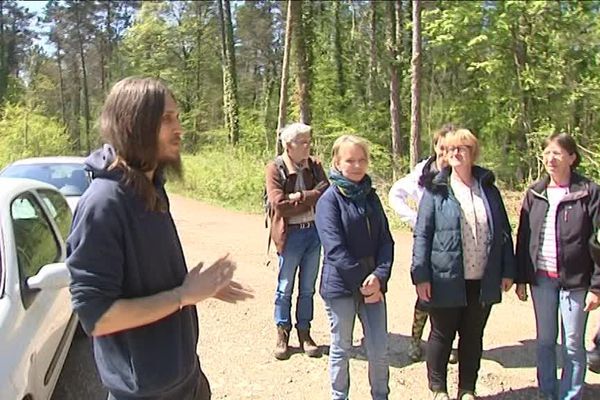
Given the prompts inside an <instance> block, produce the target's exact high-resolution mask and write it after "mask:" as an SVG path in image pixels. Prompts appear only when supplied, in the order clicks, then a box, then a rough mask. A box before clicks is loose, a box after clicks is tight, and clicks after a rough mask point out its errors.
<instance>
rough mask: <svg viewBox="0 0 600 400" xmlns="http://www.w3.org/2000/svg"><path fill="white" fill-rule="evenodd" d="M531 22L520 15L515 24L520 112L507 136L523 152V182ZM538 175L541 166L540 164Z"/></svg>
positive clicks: (519, 175)
mask: <svg viewBox="0 0 600 400" xmlns="http://www.w3.org/2000/svg"><path fill="white" fill-rule="evenodd" d="M528 25H529V23H528V21H527V20H526V18H525V16H521V17H519V19H518V21H517V22H516V26H513V29H512V32H511V33H512V37H513V61H514V66H515V75H516V81H517V87H518V88H519V93H518V97H519V107H520V113H519V115H518V118H517V121H516V129H515V130H514V131H513V134H512V135H508V136H507V142H506V144H507V145H508V144H509V143H513V144H514V145H515V148H514V149H512V151H515V150H516V151H517V152H518V154H523V155H524V157H522V161H524V162H523V163H518V164H517V166H516V171H515V175H516V177H517V181H519V182H522V181H523V180H524V179H525V171H524V170H523V166H524V165H527V161H528V160H527V158H528V157H527V132H530V131H531V128H532V127H531V121H530V115H529V114H530V108H531V95H530V94H529V91H528V89H525V87H524V86H525V85H523V73H524V72H525V70H526V69H527V64H528V56H527V42H526V41H525V38H526V36H527V35H528V34H529V29H528V28H529V27H528ZM537 169H538V175H539V171H540V170H541V168H540V167H539V166H538V168H537Z"/></svg>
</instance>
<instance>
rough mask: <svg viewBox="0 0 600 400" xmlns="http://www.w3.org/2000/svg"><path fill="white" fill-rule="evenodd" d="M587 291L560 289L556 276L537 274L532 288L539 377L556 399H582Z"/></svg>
mask: <svg viewBox="0 0 600 400" xmlns="http://www.w3.org/2000/svg"><path fill="white" fill-rule="evenodd" d="M586 293H587V291H586V290H583V289H581V290H566V289H561V288H560V285H559V281H558V279H556V278H550V277H547V276H543V275H538V276H537V284H536V285H534V286H532V287H531V296H532V297H533V307H534V310H535V322H536V331H537V366H538V367H537V378H538V386H539V389H540V391H541V392H542V393H544V394H545V395H547V396H550V397H552V398H553V399H560V400H572V399H573V400H580V399H582V398H583V383H584V379H585V370H586V351H585V326H586V322H587V317H588V313H587V312H585V311H583V309H584V308H585V296H586ZM558 315H560V320H561V324H560V328H561V329H560V332H561V341H562V346H561V347H562V360H563V369H562V376H561V378H560V385H558V381H557V378H556V368H557V363H556V340H557V337H558V327H559V325H558Z"/></svg>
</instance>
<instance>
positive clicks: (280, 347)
mask: <svg viewBox="0 0 600 400" xmlns="http://www.w3.org/2000/svg"><path fill="white" fill-rule="evenodd" d="M289 341H290V328H287V327H285V326H277V344H276V345H275V351H274V352H273V355H274V356H275V358H276V359H278V360H287V359H288V358H290V349H289V347H288V343H289Z"/></svg>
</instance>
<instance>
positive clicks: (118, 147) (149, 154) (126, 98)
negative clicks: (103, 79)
mask: <svg viewBox="0 0 600 400" xmlns="http://www.w3.org/2000/svg"><path fill="white" fill-rule="evenodd" d="M167 95H170V96H172V97H173V93H172V92H171V91H170V90H169V88H168V87H167V86H166V85H165V84H164V83H162V82H161V81H160V80H158V79H154V78H140V77H129V78H125V79H123V80H121V81H119V82H117V83H116V84H115V85H114V86H113V87H112V89H111V91H110V93H109V94H108V96H107V98H106V100H105V102H104V106H103V108H102V114H101V115H100V132H101V134H102V137H103V139H104V140H105V141H106V142H107V143H109V144H111V145H112V146H113V147H114V149H115V152H116V155H117V157H116V159H115V161H114V163H113V164H112V165H111V166H110V169H115V168H118V169H120V170H122V171H123V182H124V183H125V184H126V185H129V186H131V187H132V188H133V190H134V192H135V193H137V194H138V195H139V196H140V197H141V198H142V199H143V201H144V203H145V204H146V208H147V209H148V210H151V211H165V210H166V204H165V201H164V200H163V199H162V198H161V197H160V196H159V195H158V193H157V191H156V189H155V187H154V184H153V183H152V182H151V181H150V180H149V179H148V178H147V176H146V175H145V173H146V172H148V171H152V170H153V169H154V170H155V169H157V168H158V167H159V162H158V135H159V131H160V125H161V118H162V115H163V112H164V110H165V99H166V96H167ZM173 98H174V97H173Z"/></svg>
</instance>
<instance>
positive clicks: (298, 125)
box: [279, 122, 312, 146]
mask: <svg viewBox="0 0 600 400" xmlns="http://www.w3.org/2000/svg"><path fill="white" fill-rule="evenodd" d="M311 133H312V127H311V126H310V125H306V124H303V123H302V122H294V123H293V124H289V125H286V126H284V127H283V128H282V129H281V131H280V133H279V139H280V140H281V143H282V144H283V146H287V145H288V143H290V142H291V141H293V140H294V139H296V137H298V136H299V135H306V134H308V135H310V134H311Z"/></svg>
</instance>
